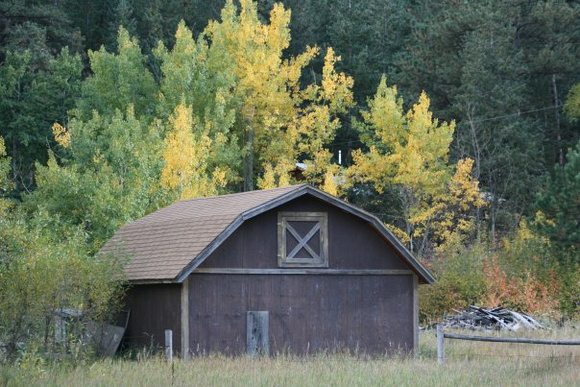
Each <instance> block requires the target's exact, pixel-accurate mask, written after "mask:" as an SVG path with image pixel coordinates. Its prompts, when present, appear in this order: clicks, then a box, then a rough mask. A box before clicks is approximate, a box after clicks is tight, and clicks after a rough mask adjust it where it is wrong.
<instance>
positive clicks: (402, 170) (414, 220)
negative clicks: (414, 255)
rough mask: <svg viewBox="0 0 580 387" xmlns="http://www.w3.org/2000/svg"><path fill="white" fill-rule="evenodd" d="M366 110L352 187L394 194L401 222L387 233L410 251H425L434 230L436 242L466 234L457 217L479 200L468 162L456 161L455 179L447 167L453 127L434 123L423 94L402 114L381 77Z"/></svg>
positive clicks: (352, 170)
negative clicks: (363, 146)
mask: <svg viewBox="0 0 580 387" xmlns="http://www.w3.org/2000/svg"><path fill="white" fill-rule="evenodd" d="M368 105H369V109H368V110H367V111H364V112H363V113H362V117H363V120H364V129H363V133H362V134H361V138H362V139H363V141H364V142H365V143H366V145H367V146H368V147H369V151H368V152H366V153H363V152H362V151H361V150H357V151H355V152H354V153H353V161H354V165H353V166H352V167H351V168H350V170H349V176H350V179H351V184H352V183H353V182H356V181H362V182H370V183H372V184H373V186H374V187H375V189H376V190H377V191H378V192H379V193H381V192H383V191H385V190H386V189H393V190H395V191H396V192H397V193H398V196H399V198H400V200H401V207H402V211H403V219H404V222H403V227H402V228H401V227H396V226H393V225H391V228H394V231H395V233H396V234H397V235H399V236H400V237H402V239H403V240H404V241H405V242H407V243H408V245H409V247H410V248H411V249H413V250H415V251H418V252H421V251H422V250H423V249H424V247H425V246H426V242H427V241H428V238H429V236H432V235H433V233H434V232H433V229H436V230H437V231H436V235H435V237H436V238H439V241H444V240H445V238H446V237H448V235H449V233H450V232H452V231H453V230H455V229H458V228H459V229H462V230H466V229H467V227H468V226H467V225H466V224H464V221H462V220H460V217H461V216H462V215H460V213H466V212H468V211H467V210H468V208H466V207H465V206H467V207H469V206H479V205H481V199H480V198H479V189H478V186H477V181H476V180H474V179H473V178H472V177H471V167H472V165H473V162H472V161H471V162H470V161H469V160H463V161H460V162H459V164H458V165H457V169H456V173H455V175H453V167H452V166H450V165H449V163H448V153H449V146H450V144H451V141H452V139H453V132H454V129H455V124H454V123H453V122H451V123H446V122H439V121H438V120H437V119H434V118H433V114H432V112H431V111H430V110H429V105H430V101H429V98H428V97H427V95H426V94H425V93H422V94H421V95H420V97H419V101H418V102H417V103H416V104H415V105H413V107H412V108H411V109H410V110H409V111H408V112H407V113H406V114H405V113H404V112H403V107H402V106H403V101H402V99H401V98H399V97H398V96H397V89H396V88H395V87H389V86H387V82H386V78H385V77H383V78H382V79H381V81H380V83H379V86H378V89H377V93H376V94H375V96H374V98H372V99H371V100H370V101H369V104H368ZM462 200H464V201H465V202H464V203H465V204H461V202H462ZM451 209H453V211H452V212H447V211H450V210H451ZM450 217H451V219H450ZM464 220H465V219H464Z"/></svg>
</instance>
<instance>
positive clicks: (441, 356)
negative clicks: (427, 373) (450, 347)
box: [437, 324, 445, 364]
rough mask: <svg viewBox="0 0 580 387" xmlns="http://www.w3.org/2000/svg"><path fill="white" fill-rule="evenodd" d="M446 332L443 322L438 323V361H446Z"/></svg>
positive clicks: (440, 362)
mask: <svg viewBox="0 0 580 387" xmlns="http://www.w3.org/2000/svg"><path fill="white" fill-rule="evenodd" d="M444 338H445V333H444V331H443V324H437V363H439V364H443V363H445V346H444V341H443V340H444Z"/></svg>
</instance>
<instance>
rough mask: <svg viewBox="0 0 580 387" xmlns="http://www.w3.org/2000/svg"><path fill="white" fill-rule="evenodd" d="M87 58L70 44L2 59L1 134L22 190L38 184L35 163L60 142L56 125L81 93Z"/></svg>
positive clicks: (14, 179)
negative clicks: (54, 129) (55, 50)
mask: <svg viewBox="0 0 580 387" xmlns="http://www.w3.org/2000/svg"><path fill="white" fill-rule="evenodd" d="M81 71H82V63H81V59H80V57H79V56H78V55H71V54H70V53H69V50H68V49H67V48H64V49H63V50H62V52H61V53H60V55H58V56H57V57H55V58H52V57H50V56H48V57H46V58H45V57H44V56H41V57H38V55H37V53H34V52H32V51H30V50H23V51H20V52H8V53H7V55H6V59H5V61H4V63H3V64H1V65H0V135H2V136H4V138H5V140H6V143H7V145H8V152H9V154H10V156H11V157H12V180H13V181H14V182H16V183H18V187H19V190H25V189H31V188H32V187H33V181H34V178H33V166H34V163H35V162H36V161H40V162H46V159H47V152H46V146H47V144H49V145H50V146H53V145H54V142H53V141H52V135H51V133H50V127H51V125H52V123H54V122H55V121H58V122H63V123H66V121H67V111H68V110H69V109H71V108H72V107H73V106H74V103H75V100H76V98H78V96H79V93H80V78H81Z"/></svg>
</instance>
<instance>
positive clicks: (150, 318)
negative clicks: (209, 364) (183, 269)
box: [125, 284, 181, 353]
mask: <svg viewBox="0 0 580 387" xmlns="http://www.w3.org/2000/svg"><path fill="white" fill-rule="evenodd" d="M125 304H126V307H127V308H129V309H130V310H131V315H130V316H129V325H128V327H127V332H126V333H125V340H126V341H127V344H128V345H129V346H138V347H148V346H153V347H163V346H164V345H165V336H164V332H165V330H166V329H172V330H173V352H174V353H180V352H181V345H180V344H181V321H180V318H181V285H177V284H175V285H174V284H160V285H136V286H133V287H131V288H129V290H128V292H127V296H126V299H125Z"/></svg>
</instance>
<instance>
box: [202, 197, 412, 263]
mask: <svg viewBox="0 0 580 387" xmlns="http://www.w3.org/2000/svg"><path fill="white" fill-rule="evenodd" d="M280 211H315V212H326V213H328V248H329V254H328V255H329V269H376V270H381V269H382V270H389V269H394V270H405V269H409V267H408V266H407V265H406V264H405V263H403V261H402V260H401V259H400V258H399V257H398V256H397V255H396V253H395V252H394V250H393V249H392V248H391V247H390V246H389V245H388V244H387V242H386V241H385V240H384V239H383V238H382V236H380V235H379V234H378V233H377V232H376V231H375V229H374V228H373V227H371V226H370V225H369V224H368V223H367V222H365V221H364V220H362V219H360V218H358V217H356V216H354V215H351V214H349V213H346V212H344V211H342V210H340V209H339V208H336V207H334V206H331V205H328V204H327V203H325V202H323V201H321V200H319V199H316V198H314V197H311V196H305V197H300V198H298V199H296V200H293V201H291V202H289V203H286V204H284V205H282V206H280V207H278V208H276V209H274V210H271V211H268V212H266V213H264V214H262V215H259V216H257V217H255V218H253V219H250V220H248V221H246V222H244V224H243V225H242V226H241V227H240V228H238V230H236V231H235V232H234V233H233V234H232V235H231V236H230V237H229V238H228V239H227V240H226V241H225V242H224V243H223V244H222V245H221V246H220V247H219V248H218V249H217V250H216V251H214V252H213V253H212V255H211V256H210V257H208V258H207V259H206V260H205V262H203V263H202V264H201V265H200V268H252V269H254V268H261V269H264V268H277V267H278V260H277V254H278V245H277V243H278V236H277V235H278V234H277V233H278V229H277V221H278V212H280Z"/></svg>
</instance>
